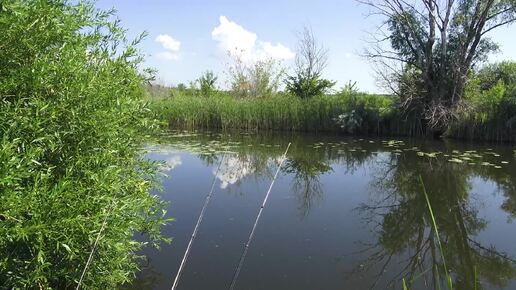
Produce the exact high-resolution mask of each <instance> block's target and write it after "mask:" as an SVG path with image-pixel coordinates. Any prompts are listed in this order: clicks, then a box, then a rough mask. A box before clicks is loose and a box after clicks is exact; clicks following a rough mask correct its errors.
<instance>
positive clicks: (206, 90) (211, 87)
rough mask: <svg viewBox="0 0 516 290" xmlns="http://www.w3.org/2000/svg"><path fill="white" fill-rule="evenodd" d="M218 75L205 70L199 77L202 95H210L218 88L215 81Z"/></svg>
mask: <svg viewBox="0 0 516 290" xmlns="http://www.w3.org/2000/svg"><path fill="white" fill-rule="evenodd" d="M217 79H218V77H217V76H216V75H215V74H214V73H213V72H212V71H207V72H205V73H204V74H203V75H202V76H201V77H200V78H198V79H197V81H198V82H199V87H200V90H201V96H203V97H208V96H210V95H211V94H212V93H213V92H215V91H216V90H217V87H216V85H215V83H216V82H217Z"/></svg>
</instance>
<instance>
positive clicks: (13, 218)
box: [0, 0, 168, 289]
mask: <svg viewBox="0 0 516 290" xmlns="http://www.w3.org/2000/svg"><path fill="white" fill-rule="evenodd" d="M0 31H1V33H0V96H1V102H0V288H2V289H76V287H77V288H79V287H82V289H116V288H119V287H120V285H122V284H127V283H129V282H131V281H132V280H133V279H134V275H135V273H136V272H137V271H138V262H139V260H140V255H139V251H140V250H141V249H142V248H143V247H145V246H146V245H151V244H153V245H156V246H157V245H159V244H160V243H161V242H165V241H167V240H168V239H167V238H165V237H164V236H162V235H161V228H162V226H163V225H164V224H165V223H166V222H167V221H168V220H167V219H166V218H165V209H166V208H167V205H166V203H164V202H163V201H162V200H161V198H160V197H158V196H157V195H153V194H151V193H150V190H151V189H152V188H155V187H156V186H157V185H158V184H159V183H158V179H157V176H156V172H157V164H154V163H152V162H149V161H148V160H146V159H145V158H144V156H143V152H142V151H141V148H142V144H143V143H144V142H145V138H144V133H143V132H146V133H145V134H147V132H149V131H153V130H154V128H155V125H154V121H152V120H150V119H148V118H147V117H146V114H147V111H148V109H147V107H146V105H145V103H144V100H143V96H144V91H143V90H142V86H141V84H142V83H144V82H145V81H146V76H145V75H143V74H141V73H140V72H139V70H138V66H139V63H141V60H142V59H141V57H140V54H139V53H138V51H137V49H136V45H137V43H138V40H136V41H134V42H128V41H126V40H125V30H123V29H122V28H121V27H119V25H118V22H117V21H116V20H115V16H114V15H113V11H100V10H97V9H96V8H95V7H94V5H93V3H91V2H85V1H73V2H69V1H64V0H63V1H61V0H56V1H45V0H41V1H16V0H12V1H11V0H9V1H1V2H0ZM103 221H106V226H105V227H104V222H103ZM101 229H103V231H102V230H101ZM100 233H101V235H100ZM141 233H143V234H145V236H147V237H148V242H143V241H140V240H136V239H135V236H136V235H140V234H141ZM97 236H98V238H99V243H98V245H97V246H96V247H94V244H95V245H96V243H95V240H96V238H97ZM90 253H92V254H91V258H92V259H91V262H90V263H89V268H87V269H86V270H85V275H84V277H83V278H82V277H81V275H82V272H83V270H84V269H85V268H86V265H87V261H89V256H90ZM79 281H82V283H81V284H80V285H79V283H80V282H79Z"/></svg>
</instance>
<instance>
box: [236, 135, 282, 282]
mask: <svg viewBox="0 0 516 290" xmlns="http://www.w3.org/2000/svg"><path fill="white" fill-rule="evenodd" d="M290 144H291V143H288V146H287V150H285V153H284V154H283V157H282V158H281V161H280V164H279V166H278V169H277V170H276V174H274V178H273V179H272V182H271V185H270V186H269V190H268V191H267V194H266V195H265V198H264V200H263V203H262V206H261V207H260V211H259V212H258V215H257V216H256V220H255V221H254V225H253V229H252V230H251V233H250V234H249V238H248V239H247V243H246V244H245V247H244V251H243V252H242V255H241V256H240V261H239V262H238V267H237V268H236V271H235V275H234V276H233V280H232V281H231V285H230V286H229V289H230V290H233V289H234V288H235V285H236V282H237V279H238V275H239V274H240V270H242V266H243V265H244V260H245V256H246V255H247V250H248V249H249V244H251V240H252V239H253V236H254V232H255V230H256V226H257V225H258V221H259V220H260V216H261V215H262V212H263V209H264V208H265V205H266V203H267V200H268V199H269V194H270V193H271V190H272V186H273V185H274V182H275V181H276V178H278V174H279V171H280V169H281V166H282V165H283V162H284V161H285V159H286V158H287V153H288V149H289V148H290Z"/></svg>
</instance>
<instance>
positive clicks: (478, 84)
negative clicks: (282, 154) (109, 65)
mask: <svg viewBox="0 0 516 290" xmlns="http://www.w3.org/2000/svg"><path fill="white" fill-rule="evenodd" d="M488 69H489V70H493V69H495V70H503V69H505V70H510V71H504V72H502V73H504V74H506V75H505V76H501V75H500V74H501V73H499V76H498V79H497V80H492V79H491V80H485V79H482V78H485V77H486V76H485V72H484V71H481V72H480V73H478V74H477V75H476V76H475V78H474V79H473V80H472V81H471V83H469V84H468V86H469V87H468V95H467V97H466V98H467V99H468V100H469V104H468V106H467V107H466V108H464V109H463V110H462V111H460V112H458V113H457V116H456V118H455V119H454V120H453V121H451V122H450V123H449V124H448V125H447V126H446V127H445V128H444V130H442V131H438V132H435V131H433V130H432V128H429V127H428V126H427V125H426V124H425V121H424V120H423V119H421V116H418V115H417V114H407V113H406V112H404V111H403V110H402V109H400V107H399V103H400V99H399V97H397V96H394V95H379V94H367V93H361V92H358V91H355V90H350V89H343V90H342V91H341V92H338V93H333V94H323V95H317V96H314V97H311V98H306V99H303V98H299V97H297V96H295V95H292V94H289V93H286V92H277V93H274V94H271V95H269V96H264V97H255V98H238V97H235V95H234V93H233V92H232V91H222V90H213V91H211V92H210V94H209V95H202V93H201V90H200V89H197V88H195V87H193V88H188V89H185V88H182V87H181V86H180V87H179V88H178V87H165V86H159V85H147V86H146V95H147V99H148V101H149V108H150V109H151V111H152V114H153V117H154V118H155V119H157V120H160V121H161V122H162V124H164V126H165V127H166V128H170V129H182V130H223V131H239V130H242V131H291V132H296V131H297V132H313V133H318V132H332V133H339V134H343V135H351V136H353V135H356V136H386V137H423V138H441V137H442V138H451V139H457V140H466V141H481V142H484V141H489V142H508V143H516V63H514V62H502V63H498V64H494V65H491V66H489V67H488V68H486V69H485V70H488ZM483 74H484V75H483ZM503 78H505V80H504V79H503ZM488 81H489V82H491V83H492V84H491V85H489V84H486V83H487V82H488ZM156 91H159V93H156ZM469 96H471V98H469Z"/></svg>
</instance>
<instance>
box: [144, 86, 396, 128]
mask: <svg viewBox="0 0 516 290" xmlns="http://www.w3.org/2000/svg"><path fill="white" fill-rule="evenodd" d="M359 102H360V103H363V104H364V106H365V107H366V108H367V109H368V110H369V109H370V110H371V111H373V110H375V109H374V108H373V107H375V106H382V108H385V109H387V108H388V104H389V103H390V102H391V101H390V100H389V98H388V97H385V96H375V95H365V94H358V93H357V94H347V93H340V94H337V95H322V96H316V97H313V98H310V99H300V98H298V97H296V96H292V95H284V94H275V95H272V96H270V97H268V98H247V99H240V98H235V97H233V96H232V95H231V94H229V93H225V94H224V93H219V94H218V95H216V96H213V97H211V98H208V99H200V98H195V97H192V96H189V95H181V96H175V97H174V98H169V99H166V100H161V101H156V102H152V104H151V109H152V111H153V112H155V114H156V118H157V119H160V120H166V121H168V122H169V125H170V126H171V127H172V128H182V129H224V130H229V129H237V130H260V129H261V130H286V131H314V132H316V131H340V129H339V127H338V126H337V124H336V123H335V118H336V117H337V116H338V115H340V114H343V113H345V112H348V111H351V110H352V109H353V107H352V106H355V104H356V103H359ZM379 108H380V107H377V108H376V109H379ZM382 110H383V109H382ZM382 114H383V113H380V112H378V115H379V116H380V115H382ZM377 125H378V124H377V123H374V125H370V126H368V127H367V129H366V130H361V131H360V132H362V133H372V132H374V130H376V129H377ZM368 130H370V131H368Z"/></svg>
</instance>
